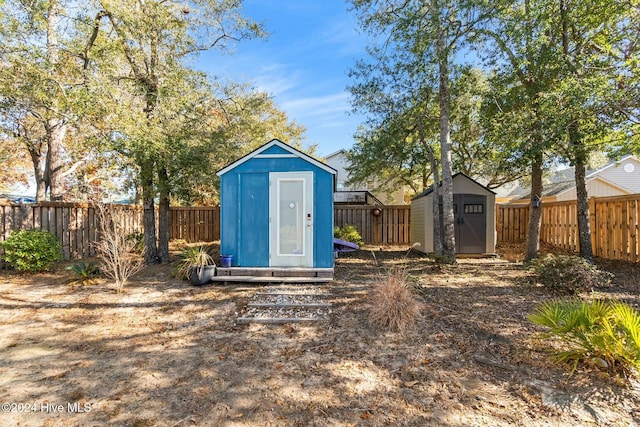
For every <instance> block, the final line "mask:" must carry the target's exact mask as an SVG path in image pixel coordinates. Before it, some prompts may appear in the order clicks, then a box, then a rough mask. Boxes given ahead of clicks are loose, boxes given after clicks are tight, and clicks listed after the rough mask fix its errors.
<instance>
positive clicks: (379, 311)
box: [368, 267, 424, 334]
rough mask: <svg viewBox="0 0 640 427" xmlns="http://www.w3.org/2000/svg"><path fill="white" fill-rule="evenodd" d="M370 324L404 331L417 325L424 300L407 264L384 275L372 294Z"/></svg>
mask: <svg viewBox="0 0 640 427" xmlns="http://www.w3.org/2000/svg"><path fill="white" fill-rule="evenodd" d="M368 298H369V324H370V325H371V326H372V327H373V328H379V329H387V330H390V331H393V332H399V333H400V334H404V333H406V332H408V331H410V330H411V329H413V327H414V326H415V325H416V323H417V321H418V319H419V318H420V314H421V313H422V311H423V309H424V304H423V303H422V302H420V301H419V300H418V299H417V297H416V295H415V294H414V293H413V292H412V286H411V284H410V283H409V274H408V273H407V270H406V269H405V268H401V267H394V268H392V269H391V270H390V271H389V273H388V274H387V275H386V276H381V277H380V278H379V280H378V282H377V283H376V284H375V286H374V287H373V289H372V290H371V292H370V294H369V297H368Z"/></svg>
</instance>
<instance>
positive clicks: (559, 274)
mask: <svg viewBox="0 0 640 427" xmlns="http://www.w3.org/2000/svg"><path fill="white" fill-rule="evenodd" d="M530 267H531V269H533V271H534V272H535V273H536V274H537V276H538V280H539V281H540V283H542V284H543V285H544V286H545V287H547V288H549V289H550V290H552V291H554V292H556V293H559V294H576V293H579V292H584V291H591V290H592V289H593V288H597V287H602V286H607V285H609V284H610V283H611V279H613V274H612V273H609V272H608V271H602V270H598V268H597V267H596V266H595V265H593V264H591V263H589V262H588V261H587V260H585V259H584V258H580V257H578V256H575V255H552V254H547V255H545V256H543V257H541V258H538V259H536V260H534V261H533V262H532V263H531V265H530Z"/></svg>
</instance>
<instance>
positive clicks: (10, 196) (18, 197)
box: [0, 194, 36, 204]
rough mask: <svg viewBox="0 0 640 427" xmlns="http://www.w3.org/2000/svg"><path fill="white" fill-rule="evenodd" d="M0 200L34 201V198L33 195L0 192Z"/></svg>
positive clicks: (11, 201)
mask: <svg viewBox="0 0 640 427" xmlns="http://www.w3.org/2000/svg"><path fill="white" fill-rule="evenodd" d="M0 202H7V203H20V204H22V203H35V202H36V199H35V197H33V196H24V195H18V194H0Z"/></svg>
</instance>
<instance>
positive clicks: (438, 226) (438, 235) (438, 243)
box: [418, 117, 442, 258]
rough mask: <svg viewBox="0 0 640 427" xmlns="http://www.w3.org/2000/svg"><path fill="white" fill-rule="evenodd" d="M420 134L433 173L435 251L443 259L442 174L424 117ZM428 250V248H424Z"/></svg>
mask: <svg viewBox="0 0 640 427" xmlns="http://www.w3.org/2000/svg"><path fill="white" fill-rule="evenodd" d="M418 133H419V134H420V142H421V143H422V146H423V147H424V151H425V152H426V153H427V156H428V157H429V163H430V166H431V173H433V206H432V210H431V212H432V214H433V251H434V252H435V254H436V256H437V257H438V258H441V257H442V222H441V221H440V188H439V185H440V172H439V168H438V159H436V156H435V153H434V152H433V150H432V149H431V146H430V145H429V142H427V136H426V133H425V130H424V122H423V121H422V117H419V118H418ZM422 187H423V189H424V188H425V187H426V183H425V182H423V186H422ZM423 250H426V248H423Z"/></svg>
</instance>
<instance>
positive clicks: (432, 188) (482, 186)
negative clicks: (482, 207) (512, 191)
mask: <svg viewBox="0 0 640 427" xmlns="http://www.w3.org/2000/svg"><path fill="white" fill-rule="evenodd" d="M460 175H461V176H463V177H465V178H466V179H468V180H469V181H471V182H473V183H474V184H476V185H477V186H478V187H481V188H483V189H485V190H486V191H488V192H490V193H493V194H496V193H495V192H494V191H492V190H489V189H488V188H487V187H485V186H484V185H482V184H480V183H479V182H478V181H476V180H475V179H473V178H471V177H470V176H468V175H467V174H465V173H463V172H458V173H456V174H454V175H453V179H455V178H456V177H457V176H460ZM439 187H442V181H440V185H439ZM433 190H434V187H433V185H431V186H430V187H429V188H427V189H425V190H424V191H423V192H422V193H420V194H418V195H417V196H414V197H413V198H412V199H411V200H416V199H419V198H421V197H425V196H428V195H429V194H431V193H433Z"/></svg>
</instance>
